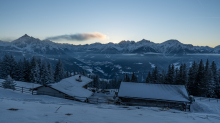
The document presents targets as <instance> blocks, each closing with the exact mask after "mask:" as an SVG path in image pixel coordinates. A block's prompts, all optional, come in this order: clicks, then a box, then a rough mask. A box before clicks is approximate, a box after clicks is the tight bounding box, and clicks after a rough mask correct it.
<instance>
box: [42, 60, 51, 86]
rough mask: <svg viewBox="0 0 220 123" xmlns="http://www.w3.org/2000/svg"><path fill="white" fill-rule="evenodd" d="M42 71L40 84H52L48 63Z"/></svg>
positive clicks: (43, 66)
mask: <svg viewBox="0 0 220 123" xmlns="http://www.w3.org/2000/svg"><path fill="white" fill-rule="evenodd" d="M41 70H42V71H41V81H40V84H41V85H46V84H49V83H50V80H49V76H50V74H49V71H48V67H47V63H46V62H44V64H43V65H42V68H41Z"/></svg>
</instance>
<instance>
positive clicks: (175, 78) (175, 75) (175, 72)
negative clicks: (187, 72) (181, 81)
mask: <svg viewBox="0 0 220 123" xmlns="http://www.w3.org/2000/svg"><path fill="white" fill-rule="evenodd" d="M179 72H180V70H179V68H178V67H177V68H176V69H175V71H174V80H173V83H174V85H176V84H177V83H178V76H179Z"/></svg>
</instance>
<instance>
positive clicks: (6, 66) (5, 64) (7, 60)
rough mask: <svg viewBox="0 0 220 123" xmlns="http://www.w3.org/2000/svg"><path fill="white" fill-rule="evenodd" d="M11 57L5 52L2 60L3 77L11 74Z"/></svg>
mask: <svg viewBox="0 0 220 123" xmlns="http://www.w3.org/2000/svg"><path fill="white" fill-rule="evenodd" d="M11 73H12V68H11V57H10V56H9V55H8V54H5V55H4V57H3V60H2V78H6V77H7V76H8V75H10V76H11Z"/></svg>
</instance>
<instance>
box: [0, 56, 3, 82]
mask: <svg viewBox="0 0 220 123" xmlns="http://www.w3.org/2000/svg"><path fill="white" fill-rule="evenodd" d="M2 74H3V70H2V59H1V58H0V79H3V75H2Z"/></svg>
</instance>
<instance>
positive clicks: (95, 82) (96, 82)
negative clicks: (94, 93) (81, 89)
mask: <svg viewBox="0 0 220 123" xmlns="http://www.w3.org/2000/svg"><path fill="white" fill-rule="evenodd" d="M99 83H100V80H99V76H98V75H96V76H95V77H94V78H93V85H92V86H93V87H94V88H99Z"/></svg>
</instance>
